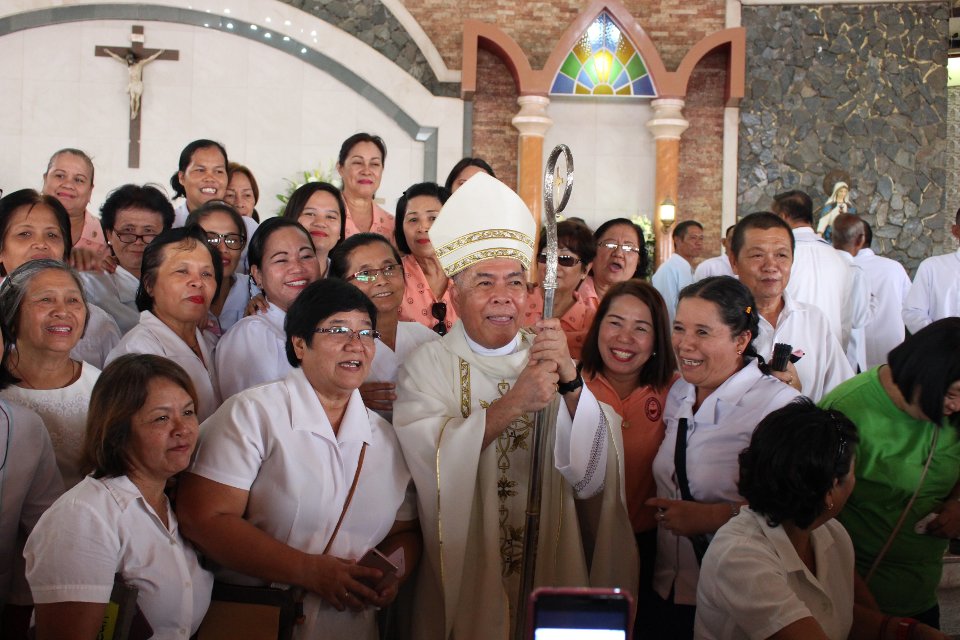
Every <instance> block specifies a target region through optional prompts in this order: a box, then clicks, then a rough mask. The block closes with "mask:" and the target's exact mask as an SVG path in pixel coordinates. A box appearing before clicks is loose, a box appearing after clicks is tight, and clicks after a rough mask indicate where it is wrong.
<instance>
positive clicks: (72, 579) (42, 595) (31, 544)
mask: <svg viewBox="0 0 960 640" xmlns="http://www.w3.org/2000/svg"><path fill="white" fill-rule="evenodd" d="M167 522H169V523H170V526H169V528H167V527H165V526H164V525H163V522H162V521H161V520H160V518H159V516H157V514H156V512H155V511H154V510H153V508H152V507H150V505H148V504H147V502H146V500H144V498H143V496H142V495H141V494H140V490H139V489H137V486H136V485H135V484H133V482H131V481H130V479H129V478H127V477H126V476H118V477H116V478H100V479H95V478H93V477H92V476H88V477H86V478H84V480H83V482H81V483H80V484H78V485H77V486H76V487H74V488H73V489H71V490H70V491H68V492H67V493H65V494H63V496H61V497H60V499H59V500H57V501H56V502H55V503H54V505H53V506H52V507H50V509H49V510H48V511H47V512H46V513H45V514H44V515H43V517H41V518H40V522H38V523H37V526H36V527H35V528H34V530H33V533H32V534H31V535H30V538H29V539H28V540H27V547H26V551H25V557H26V560H27V580H28V581H29V582H30V590H31V591H32V592H33V599H34V601H35V602H37V603H41V604H46V603H53V602H104V603H105V602H109V601H110V592H111V591H112V589H113V581H114V574H116V573H119V574H120V575H121V576H122V577H123V580H124V581H125V582H126V583H127V584H129V585H131V586H134V587H136V588H137V589H139V591H140V593H139V595H138V597H137V604H138V605H139V606H140V608H141V609H142V610H143V614H144V616H145V617H146V618H147V621H148V622H149V623H150V626H151V627H153V633H154V635H153V637H154V638H155V640H172V639H174V638H176V639H184V638H189V637H190V636H191V635H192V634H193V633H194V632H196V630H197V628H198V627H199V626H200V621H201V620H203V616H204V614H205V613H206V612H207V606H208V605H209V604H210V592H211V590H212V589H213V576H212V575H211V574H210V573H209V572H207V571H205V570H204V569H201V568H200V564H199V562H198V561H197V554H196V552H195V551H194V550H193V548H192V547H190V546H189V545H188V544H187V543H186V542H185V541H184V540H183V538H182V537H181V536H180V531H179V528H178V526H177V518H176V516H175V515H174V513H173V510H172V509H170V508H169V505H168V506H167Z"/></svg>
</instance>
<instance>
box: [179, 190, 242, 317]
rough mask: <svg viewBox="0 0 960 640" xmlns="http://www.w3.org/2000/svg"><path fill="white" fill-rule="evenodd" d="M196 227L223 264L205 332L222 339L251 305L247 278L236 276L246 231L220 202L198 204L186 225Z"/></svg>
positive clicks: (232, 209)
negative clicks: (221, 277) (201, 230)
mask: <svg viewBox="0 0 960 640" xmlns="http://www.w3.org/2000/svg"><path fill="white" fill-rule="evenodd" d="M191 224H195V225H198V226H199V227H200V228H201V229H203V230H204V232H205V233H206V234H207V243H208V244H209V245H210V246H211V247H213V248H214V249H216V251H217V253H218V254H219V256H220V261H221V264H222V265H223V282H222V284H221V285H220V293H218V294H217V297H216V298H214V300H213V302H212V303H211V304H210V314H209V321H208V322H207V324H206V328H207V330H208V331H210V332H211V333H213V334H214V335H217V336H222V335H223V334H224V332H226V331H227V330H228V329H229V328H230V327H232V326H233V325H235V324H236V323H237V322H238V321H239V320H240V318H242V317H243V314H244V310H245V309H246V308H247V303H249V302H250V276H248V275H246V274H244V273H237V266H238V265H239V264H240V258H241V256H242V255H243V249H244V247H246V246H247V228H246V225H244V223H243V218H242V217H241V216H240V214H239V213H238V212H237V210H236V209H234V208H233V207H231V206H230V205H229V204H227V203H226V202H224V201H222V200H211V201H209V202H207V203H205V204H202V205H200V206H199V207H197V208H196V209H194V210H193V211H191V212H190V215H189V216H187V225H191Z"/></svg>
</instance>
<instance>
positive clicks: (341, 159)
mask: <svg viewBox="0 0 960 640" xmlns="http://www.w3.org/2000/svg"><path fill="white" fill-rule="evenodd" d="M361 142H372V143H373V144H375V145H376V146H377V149H379V150H380V161H381V162H382V163H383V164H384V165H386V164H387V144H386V143H385V142H384V141H383V138H381V137H380V136H375V135H373V134H371V133H365V132H360V133H355V134H353V135H352V136H350V137H349V138H347V139H346V140H344V141H343V144H341V145H340V153H339V154H337V164H338V165H340V166H341V167H342V166H343V163H345V162H346V161H347V156H348V155H350V150H351V149H353V148H354V147H355V146H357V145H358V144H360V143H361Z"/></svg>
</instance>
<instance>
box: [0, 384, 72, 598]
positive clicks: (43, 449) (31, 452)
mask: <svg viewBox="0 0 960 640" xmlns="http://www.w3.org/2000/svg"><path fill="white" fill-rule="evenodd" d="M0 411H2V412H3V420H2V422H0V447H3V448H4V450H5V451H6V455H5V462H4V464H3V468H2V469H0V606H2V605H3V604H4V603H6V602H11V603H13V604H31V602H32V601H31V599H30V591H29V589H28V588H27V583H26V580H25V579H24V575H23V544H24V542H26V536H27V535H29V534H30V532H31V531H33V527H34V525H36V524H37V520H39V519H40V516H42V515H43V512H44V511H46V510H47V509H48V508H50V505H52V504H53V502H54V500H56V499H57V498H59V497H60V494H61V493H63V480H61V479H60V472H59V471H58V470H57V461H56V458H54V455H53V446H52V445H51V444H50V436H49V435H47V430H46V429H45V428H44V426H43V421H42V420H41V419H40V416H38V415H37V414H35V413H34V412H33V411H29V410H28V409H24V408H23V407H21V406H19V405H16V404H12V403H10V404H8V403H7V402H2V401H0Z"/></svg>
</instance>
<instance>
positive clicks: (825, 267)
mask: <svg viewBox="0 0 960 640" xmlns="http://www.w3.org/2000/svg"><path fill="white" fill-rule="evenodd" d="M793 237H794V240H795V241H796V249H794V252H793V267H792V268H791V269H790V282H789V283H788V284H787V291H788V292H789V293H790V295H791V296H793V299H794V300H796V301H797V302H803V303H806V304H809V305H813V306H814V307H816V308H818V309H820V311H822V312H823V314H824V315H825V316H826V317H827V323H828V325H829V327H830V331H832V332H833V335H834V336H836V338H837V340H838V341H839V342H840V344H841V345H844V344H846V343H847V342H848V341H849V337H850V327H851V324H852V322H851V313H852V311H850V310H849V309H850V302H851V300H853V296H854V290H853V270H852V267H851V266H850V265H849V264H848V263H847V261H846V260H844V259H843V257H841V256H840V254H839V253H838V252H837V250H836V249H834V248H833V247H832V246H830V245H829V244H827V242H826V241H825V240H823V238H821V237H820V236H818V235H817V234H816V233H814V231H813V228H812V227H800V228H797V229H794V230H793ZM860 294H861V295H868V294H867V292H860Z"/></svg>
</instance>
